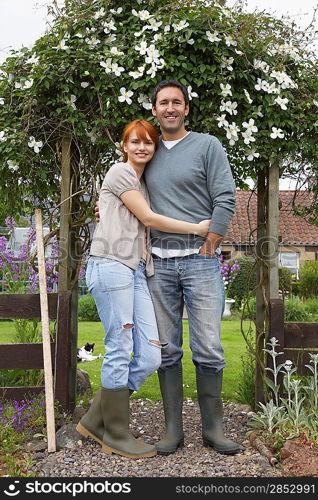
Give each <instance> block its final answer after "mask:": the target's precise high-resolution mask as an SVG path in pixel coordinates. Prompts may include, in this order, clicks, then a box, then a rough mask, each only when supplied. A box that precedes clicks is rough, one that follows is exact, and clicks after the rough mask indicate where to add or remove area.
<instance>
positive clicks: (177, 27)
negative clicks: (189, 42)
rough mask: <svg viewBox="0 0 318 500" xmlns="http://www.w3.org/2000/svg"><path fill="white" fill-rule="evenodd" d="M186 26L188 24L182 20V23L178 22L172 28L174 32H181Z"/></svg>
mask: <svg viewBox="0 0 318 500" xmlns="http://www.w3.org/2000/svg"><path fill="white" fill-rule="evenodd" d="M187 26H189V23H188V22H187V21H186V20H185V19H183V20H182V21H179V22H178V23H174V24H172V27H173V29H174V31H175V32H177V31H181V30H183V29H184V28H186V27H187Z"/></svg>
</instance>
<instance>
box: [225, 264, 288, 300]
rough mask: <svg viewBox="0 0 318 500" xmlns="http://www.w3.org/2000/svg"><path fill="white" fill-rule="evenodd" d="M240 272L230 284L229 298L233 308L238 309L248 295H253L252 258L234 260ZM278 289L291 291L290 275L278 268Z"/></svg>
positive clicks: (254, 281)
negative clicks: (232, 301) (233, 302)
mask: <svg viewBox="0 0 318 500" xmlns="http://www.w3.org/2000/svg"><path fill="white" fill-rule="evenodd" d="M236 260H237V262H238V264H239V266H240V270H239V272H238V274H237V276H236V278H235V280H234V281H233V282H232V284H231V296H232V297H233V298H235V304H234V307H235V308H240V307H241V306H242V303H243V302H244V301H245V300H246V299H247V298H248V296H249V295H251V294H253V295H255V290H256V260H255V259H254V257H240V258H239V259H236ZM278 277H279V289H280V290H285V291H288V293H291V290H292V274H291V272H290V270H289V269H287V268H286V267H279V268H278Z"/></svg>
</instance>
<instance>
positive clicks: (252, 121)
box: [242, 118, 258, 132]
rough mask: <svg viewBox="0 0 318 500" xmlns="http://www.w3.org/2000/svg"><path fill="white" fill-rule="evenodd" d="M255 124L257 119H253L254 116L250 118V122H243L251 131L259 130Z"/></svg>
mask: <svg viewBox="0 0 318 500" xmlns="http://www.w3.org/2000/svg"><path fill="white" fill-rule="evenodd" d="M254 124H255V121H254V120H253V118H250V120H249V121H248V122H243V123H242V125H243V127H244V128H246V129H247V130H250V131H251V132H257V131H258V128H257V127H256V125H254Z"/></svg>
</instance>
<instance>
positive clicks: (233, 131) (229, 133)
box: [225, 122, 240, 146]
mask: <svg viewBox="0 0 318 500" xmlns="http://www.w3.org/2000/svg"><path fill="white" fill-rule="evenodd" d="M225 130H226V137H227V138H228V139H229V141H230V146H234V144H235V142H236V141H238V135H237V134H238V132H239V131H240V129H239V127H238V126H237V125H236V123H234V122H232V123H231V124H230V125H229V126H228V127H225Z"/></svg>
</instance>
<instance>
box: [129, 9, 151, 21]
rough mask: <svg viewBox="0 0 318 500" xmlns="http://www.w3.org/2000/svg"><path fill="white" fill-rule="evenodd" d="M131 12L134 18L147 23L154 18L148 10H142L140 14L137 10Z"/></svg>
mask: <svg viewBox="0 0 318 500" xmlns="http://www.w3.org/2000/svg"><path fill="white" fill-rule="evenodd" d="M131 12H132V14H133V15H134V16H136V17H139V19H140V20H141V21H147V19H150V18H151V17H152V15H151V14H150V12H148V10H140V11H139V12H137V11H136V10H135V9H133V10H132V11H131Z"/></svg>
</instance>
